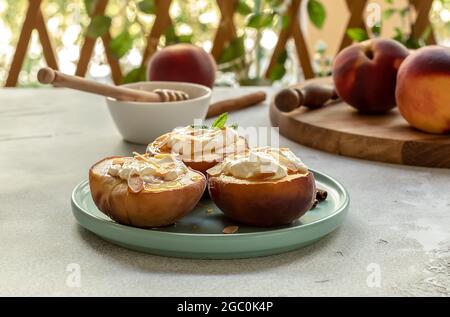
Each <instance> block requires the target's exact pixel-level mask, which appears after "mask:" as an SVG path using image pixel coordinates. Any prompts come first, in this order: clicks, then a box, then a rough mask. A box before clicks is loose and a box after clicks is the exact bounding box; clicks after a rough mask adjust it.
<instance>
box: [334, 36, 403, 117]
mask: <svg viewBox="0 0 450 317" xmlns="http://www.w3.org/2000/svg"><path fill="white" fill-rule="evenodd" d="M408 54H409V51H408V50H407V49H406V47H404V46H403V45H402V44H400V43H398V42H396V41H394V40H390V39H373V40H367V41H364V42H361V43H357V44H353V45H352V46H349V47H347V48H345V49H344V50H342V51H341V52H340V53H339V54H338V55H337V56H336V59H335V60H334V64H333V80H334V84H335V86H336V91H337V93H338V95H339V96H340V97H341V98H342V99H343V100H344V101H345V102H346V103H348V104H349V105H351V106H353V107H354V108H356V109H358V110H359V111H360V112H362V113H367V114H381V113H385V112H387V111H389V110H390V109H392V108H394V107H395V85H396V79H397V71H398V69H399V67H400V65H401V63H402V62H403V60H404V59H405V58H406V57H407V56H408Z"/></svg>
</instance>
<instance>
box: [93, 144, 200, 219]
mask: <svg viewBox="0 0 450 317" xmlns="http://www.w3.org/2000/svg"><path fill="white" fill-rule="evenodd" d="M89 186H90V189H91V194H92V198H93V200H94V203H95V204H96V206H97V207H98V209H99V210H100V211H102V212H103V213H105V214H106V215H108V216H109V217H110V218H112V219H113V220H115V221H117V222H119V223H121V224H125V225H131V226H135V227H143V228H149V227H160V226H167V225H171V224H173V223H175V222H176V221H177V220H178V219H180V218H181V217H183V216H184V215H186V214H187V213H189V212H190V211H191V210H192V209H194V207H195V206H196V204H197V203H198V201H199V200H200V198H201V196H202V194H203V192H204V190H205V186H206V178H205V176H204V175H203V174H202V173H199V172H197V171H194V170H192V169H190V168H189V167H187V166H186V165H185V164H184V163H183V162H182V161H181V160H180V159H179V158H178V157H177V156H176V155H172V154H158V155H154V156H149V155H148V154H144V155H140V154H137V153H136V154H135V155H134V156H133V157H109V158H105V159H103V160H101V161H100V162H98V163H96V164H94V165H93V166H92V167H91V169H90V170H89Z"/></svg>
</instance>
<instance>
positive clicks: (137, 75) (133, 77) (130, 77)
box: [122, 67, 147, 84]
mask: <svg viewBox="0 0 450 317" xmlns="http://www.w3.org/2000/svg"><path fill="white" fill-rule="evenodd" d="M146 79H147V78H146V71H145V67H139V68H135V69H132V70H131V71H129V72H128V73H127V74H126V75H125V77H124V78H123V79H122V84H129V83H135V82H138V81H145V80H146Z"/></svg>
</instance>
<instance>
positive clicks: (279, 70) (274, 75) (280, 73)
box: [270, 64, 286, 81]
mask: <svg viewBox="0 0 450 317" xmlns="http://www.w3.org/2000/svg"><path fill="white" fill-rule="evenodd" d="M284 75H286V67H284V65H283V64H275V66H274V67H273V69H272V72H271V73H270V80H271V81H276V80H280V79H281V78H283V77H284Z"/></svg>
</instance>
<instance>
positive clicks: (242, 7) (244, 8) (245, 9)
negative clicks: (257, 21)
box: [236, 0, 252, 16]
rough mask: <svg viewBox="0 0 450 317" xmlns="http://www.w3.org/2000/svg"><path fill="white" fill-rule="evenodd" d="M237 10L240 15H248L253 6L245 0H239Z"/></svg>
mask: <svg viewBox="0 0 450 317" xmlns="http://www.w3.org/2000/svg"><path fill="white" fill-rule="evenodd" d="M236 11H237V13H239V14H240V15H244V16H246V15H248V14H250V13H252V8H250V7H249V6H248V4H247V3H246V2H245V1H244V0H239V1H238V3H237V5H236Z"/></svg>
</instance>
